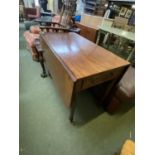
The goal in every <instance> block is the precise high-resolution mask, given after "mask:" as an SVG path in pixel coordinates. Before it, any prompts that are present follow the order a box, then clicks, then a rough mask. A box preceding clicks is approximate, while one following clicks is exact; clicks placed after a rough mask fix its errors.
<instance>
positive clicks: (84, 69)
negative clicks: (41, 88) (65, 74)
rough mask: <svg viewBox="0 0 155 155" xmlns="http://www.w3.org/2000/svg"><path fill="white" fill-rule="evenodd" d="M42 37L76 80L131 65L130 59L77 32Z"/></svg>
mask: <svg viewBox="0 0 155 155" xmlns="http://www.w3.org/2000/svg"><path fill="white" fill-rule="evenodd" d="M41 37H42V39H43V40H44V41H45V42H46V44H47V46H48V47H49V48H50V50H51V51H52V52H53V53H54V54H55V56H56V57H57V58H58V59H59V61H60V62H61V63H62V65H63V66H65V68H67V70H68V71H69V72H70V73H71V74H72V76H74V78H75V79H76V80H78V79H82V78H84V77H89V76H91V75H95V74H98V73H101V72H106V71H109V70H113V69H115V68H120V67H123V66H128V65H129V62H128V61H126V60H123V59H122V58H120V57H118V56H116V55H114V54H113V53H111V52H110V51H108V50H106V49H104V48H102V47H100V46H98V45H97V44H94V43H93V42H91V41H89V40H87V39H85V38H84V37H82V36H80V35H78V34H76V33H72V32H70V33H53V32H49V33H45V34H41Z"/></svg>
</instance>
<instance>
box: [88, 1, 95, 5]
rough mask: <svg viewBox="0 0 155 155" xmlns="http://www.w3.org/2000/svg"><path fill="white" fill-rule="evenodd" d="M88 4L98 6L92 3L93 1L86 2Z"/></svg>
mask: <svg viewBox="0 0 155 155" xmlns="http://www.w3.org/2000/svg"><path fill="white" fill-rule="evenodd" d="M86 3H87V4H92V5H96V2H92V1H86Z"/></svg>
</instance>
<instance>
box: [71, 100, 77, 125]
mask: <svg viewBox="0 0 155 155" xmlns="http://www.w3.org/2000/svg"><path fill="white" fill-rule="evenodd" d="M75 109H76V98H74V101H73V102H72V104H71V109H70V116H69V120H70V122H71V123H73V122H74V114H75Z"/></svg>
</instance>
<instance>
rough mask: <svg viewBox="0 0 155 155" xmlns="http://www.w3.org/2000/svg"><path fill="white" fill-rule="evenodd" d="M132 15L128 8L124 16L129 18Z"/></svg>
mask: <svg viewBox="0 0 155 155" xmlns="http://www.w3.org/2000/svg"><path fill="white" fill-rule="evenodd" d="M131 15H132V10H130V9H128V10H127V12H126V14H125V18H130V17H131Z"/></svg>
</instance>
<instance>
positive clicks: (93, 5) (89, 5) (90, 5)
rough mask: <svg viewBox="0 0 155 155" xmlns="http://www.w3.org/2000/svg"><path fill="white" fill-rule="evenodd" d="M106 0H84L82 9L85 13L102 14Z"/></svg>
mask: <svg viewBox="0 0 155 155" xmlns="http://www.w3.org/2000/svg"><path fill="white" fill-rule="evenodd" d="M106 3H107V0H85V7H84V11H85V13H87V14H91V15H97V16H103V15H104V13H105V10H106V7H105V4H106Z"/></svg>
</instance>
